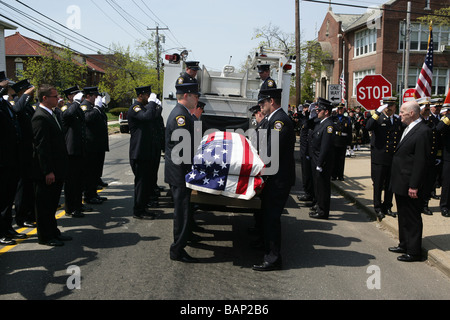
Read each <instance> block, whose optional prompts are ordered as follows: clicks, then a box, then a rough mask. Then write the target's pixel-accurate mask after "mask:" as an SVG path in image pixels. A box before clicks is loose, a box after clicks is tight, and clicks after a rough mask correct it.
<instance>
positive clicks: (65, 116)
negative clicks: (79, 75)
mask: <svg viewBox="0 0 450 320" xmlns="http://www.w3.org/2000/svg"><path fill="white" fill-rule="evenodd" d="M64 94H65V96H66V97H67V98H68V99H69V102H68V103H67V104H66V105H65V106H63V107H62V109H61V110H62V126H63V132H64V133H65V141H66V148H67V154H68V156H69V162H68V167H69V168H70V170H68V172H67V175H66V180H65V183H64V197H65V211H66V216H71V217H74V218H82V217H83V216H84V214H83V210H84V209H83V182H84V180H83V175H84V164H85V162H86V119H85V117H84V112H83V110H81V107H80V104H81V100H82V97H83V93H82V92H81V90H80V89H79V88H78V87H77V86H74V87H71V88H68V89H66V90H64ZM75 96H76V97H77V99H74V97H75ZM70 101H72V103H70Z"/></svg>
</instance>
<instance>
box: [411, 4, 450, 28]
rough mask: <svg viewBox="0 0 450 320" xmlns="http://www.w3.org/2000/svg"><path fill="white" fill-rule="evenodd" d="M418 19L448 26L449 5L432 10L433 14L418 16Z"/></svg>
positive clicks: (449, 19)
mask: <svg viewBox="0 0 450 320" xmlns="http://www.w3.org/2000/svg"><path fill="white" fill-rule="evenodd" d="M418 20H419V21H421V22H423V23H428V24H430V22H433V25H446V26H450V7H447V8H441V9H437V10H434V12H433V14H430V15H426V16H424V17H420V18H419V19H418Z"/></svg>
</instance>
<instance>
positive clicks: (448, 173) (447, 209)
mask: <svg viewBox="0 0 450 320" xmlns="http://www.w3.org/2000/svg"><path fill="white" fill-rule="evenodd" d="M444 107H446V108H450V104H448V105H446V104H444ZM436 130H437V132H438V133H440V134H441V135H442V190H441V200H440V203H439V205H440V207H441V214H442V216H443V217H446V218H448V217H450V116H449V114H448V111H447V115H446V116H444V117H441V120H440V122H439V123H438V125H437V127H436Z"/></svg>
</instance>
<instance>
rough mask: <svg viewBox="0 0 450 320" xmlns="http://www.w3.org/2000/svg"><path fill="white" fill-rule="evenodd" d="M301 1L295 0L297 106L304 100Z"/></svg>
mask: <svg viewBox="0 0 450 320" xmlns="http://www.w3.org/2000/svg"><path fill="white" fill-rule="evenodd" d="M300 45H301V44H300V1H299V0H295V55H296V61H295V106H296V107H298V105H299V104H300V103H301V100H302V92H301V91H302V89H301V88H302V87H301V81H302V78H301V71H300V65H301V60H302V59H301V56H300Z"/></svg>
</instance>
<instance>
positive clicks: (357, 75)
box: [353, 69, 375, 97]
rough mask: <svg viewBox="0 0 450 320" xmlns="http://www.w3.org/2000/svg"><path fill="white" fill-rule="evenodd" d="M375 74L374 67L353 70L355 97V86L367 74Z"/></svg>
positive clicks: (354, 92) (354, 94) (354, 91)
mask: <svg viewBox="0 0 450 320" xmlns="http://www.w3.org/2000/svg"><path fill="white" fill-rule="evenodd" d="M370 74H375V69H368V70H362V71H357V72H353V96H354V97H356V86H357V85H358V83H359V82H360V81H361V80H362V79H363V78H364V77H365V76H367V75H370Z"/></svg>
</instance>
